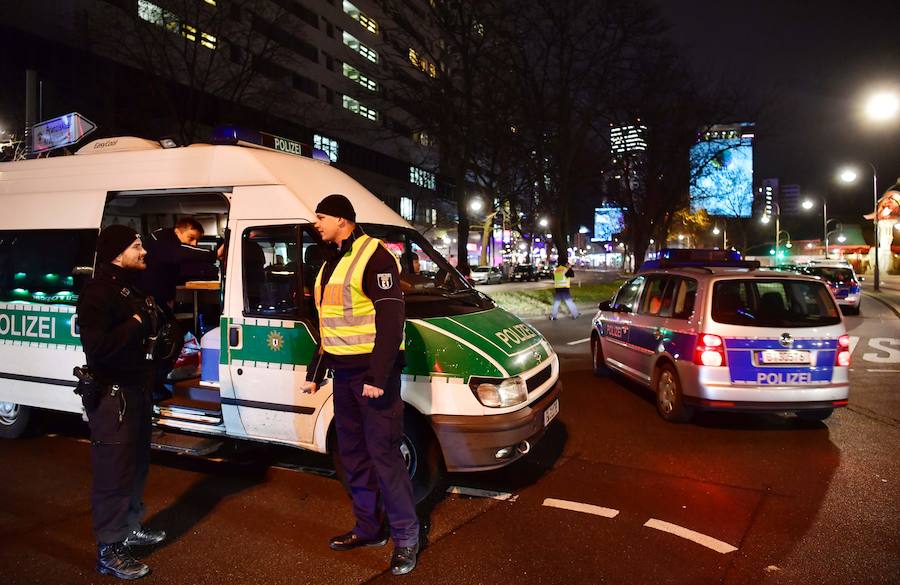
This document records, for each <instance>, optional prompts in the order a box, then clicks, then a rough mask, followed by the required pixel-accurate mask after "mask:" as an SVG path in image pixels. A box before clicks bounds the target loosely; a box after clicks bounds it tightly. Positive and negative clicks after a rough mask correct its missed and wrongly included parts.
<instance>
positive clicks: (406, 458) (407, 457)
mask: <svg viewBox="0 0 900 585" xmlns="http://www.w3.org/2000/svg"><path fill="white" fill-rule="evenodd" d="M400 455H401V456H402V457H403V464H404V465H406V471H407V472H408V473H409V476H410V477H415V475H416V467H417V466H418V465H417V462H416V459H417V457H416V448H415V446H413V444H412V442H411V441H410V440H409V437H407V436H406V435H403V440H402V441H401V442H400Z"/></svg>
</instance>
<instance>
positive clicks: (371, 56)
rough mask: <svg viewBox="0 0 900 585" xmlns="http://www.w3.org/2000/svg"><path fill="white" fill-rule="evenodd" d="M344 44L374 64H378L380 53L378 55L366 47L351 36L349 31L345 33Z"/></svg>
mask: <svg viewBox="0 0 900 585" xmlns="http://www.w3.org/2000/svg"><path fill="white" fill-rule="evenodd" d="M344 44H345V45H347V46H348V47H350V48H351V49H353V50H354V51H356V52H357V53H359V54H360V55H362V56H363V57H365V58H366V59H368V60H369V61H371V62H372V63H378V53H376V52H375V51H374V50H373V49H370V48H369V47H367V46H365V45H364V44H362V43H361V42H359V39H357V38H356V37H355V36H353V35H351V34H350V33H348V32H347V31H344Z"/></svg>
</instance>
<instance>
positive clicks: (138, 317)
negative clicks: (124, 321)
mask: <svg viewBox="0 0 900 585" xmlns="http://www.w3.org/2000/svg"><path fill="white" fill-rule="evenodd" d="M132 317H134V318H135V319H137V322H138V323H141V324H143V323H144V320H143V319H141V316H140V315H139V314H138V313H135V314H134V315H132Z"/></svg>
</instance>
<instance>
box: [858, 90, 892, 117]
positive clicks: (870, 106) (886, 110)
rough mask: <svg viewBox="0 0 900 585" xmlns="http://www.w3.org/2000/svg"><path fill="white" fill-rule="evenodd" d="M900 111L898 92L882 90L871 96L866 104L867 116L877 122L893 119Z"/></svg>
mask: <svg viewBox="0 0 900 585" xmlns="http://www.w3.org/2000/svg"><path fill="white" fill-rule="evenodd" d="M898 111H900V99H898V98H897V94H895V93H892V92H888V91H882V92H878V93H875V94H872V95H871V96H869V99H868V100H866V104H865V113H866V117H867V118H869V119H870V120H872V121H875V122H883V121H886V120H891V119H893V118H894V117H896V116H897V112H898Z"/></svg>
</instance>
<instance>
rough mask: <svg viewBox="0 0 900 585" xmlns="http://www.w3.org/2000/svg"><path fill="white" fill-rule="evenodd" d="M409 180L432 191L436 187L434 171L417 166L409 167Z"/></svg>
mask: <svg viewBox="0 0 900 585" xmlns="http://www.w3.org/2000/svg"><path fill="white" fill-rule="evenodd" d="M409 182H410V183H412V184H413V185H418V186H419V187H425V188H426V189H431V190H432V191H434V190H435V189H436V188H437V180H436V177H435V176H434V173H429V172H428V171H426V170H424V169H420V168H419V167H409Z"/></svg>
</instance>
